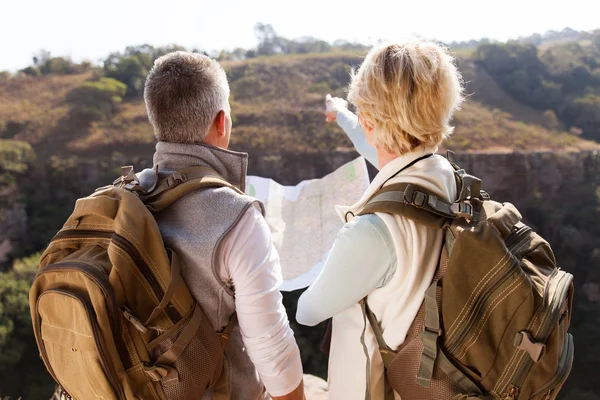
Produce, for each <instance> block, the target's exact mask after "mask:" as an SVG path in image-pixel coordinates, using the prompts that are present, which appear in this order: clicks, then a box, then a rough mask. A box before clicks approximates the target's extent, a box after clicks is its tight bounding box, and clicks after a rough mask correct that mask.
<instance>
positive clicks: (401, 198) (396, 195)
mask: <svg viewBox="0 0 600 400" xmlns="http://www.w3.org/2000/svg"><path fill="white" fill-rule="evenodd" d="M376 212H383V213H388V214H396V215H402V216H404V217H406V218H409V219H412V220H413V221H415V222H418V223H420V224H423V225H427V226H430V227H432V228H437V229H442V228H445V227H447V226H449V225H450V224H451V223H452V221H453V220H455V219H457V218H466V219H469V220H473V219H476V218H477V213H476V212H475V210H474V208H473V206H472V205H471V203H469V202H467V201H462V202H458V203H453V204H450V203H447V202H445V201H443V200H441V199H439V198H438V196H436V195H435V194H433V193H432V192H430V191H428V190H426V189H424V188H422V187H419V186H416V185H413V184H410V183H395V184H392V185H389V186H386V187H384V188H382V189H381V190H379V191H377V192H376V193H375V194H374V195H373V196H372V197H371V198H370V199H369V201H367V203H366V204H365V206H364V207H363V208H362V209H361V210H360V211H359V212H358V214H357V215H364V214H373V213H376Z"/></svg>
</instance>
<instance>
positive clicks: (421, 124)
mask: <svg viewBox="0 0 600 400" xmlns="http://www.w3.org/2000/svg"><path fill="white" fill-rule="evenodd" d="M462 93H463V86H462V77H461V75H460V73H459V72H458V70H457V68H456V65H454V59H453V57H452V56H451V55H450V54H449V53H448V51H447V50H446V48H444V47H442V46H441V45H438V44H436V43H434V42H430V41H423V40H412V41H406V42H394V43H383V44H380V45H378V46H376V47H374V48H373V49H371V51H369V53H368V54H367V56H366V58H365V60H364V61H363V63H362V65H361V66H360V68H359V69H358V71H357V72H353V73H352V80H351V83H350V88H349V93H348V101H350V102H351V103H353V104H354V105H355V106H356V107H357V109H358V112H359V113H360V115H361V116H362V118H363V120H364V121H365V122H367V123H370V124H372V125H373V127H374V130H373V141H374V142H375V143H374V144H375V145H376V146H377V147H380V148H383V149H385V150H386V151H388V152H391V153H395V154H398V155H401V154H404V153H406V152H409V151H411V150H412V149H414V148H415V147H418V146H427V147H433V146H437V145H439V144H440V143H441V142H442V141H443V140H444V139H445V138H447V137H448V136H450V135H451V134H452V132H453V130H454V128H453V127H452V126H450V124H449V122H450V119H451V118H452V115H453V114H454V111H455V110H457V109H458V108H459V107H460V104H461V103H462V101H463V95H462Z"/></svg>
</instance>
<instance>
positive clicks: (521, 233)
mask: <svg viewBox="0 0 600 400" xmlns="http://www.w3.org/2000/svg"><path fill="white" fill-rule="evenodd" d="M452 165H453V167H454V169H455V176H456V181H457V188H458V189H459V193H460V195H459V198H458V200H457V202H456V203H454V204H447V203H445V202H443V201H441V200H440V199H439V198H438V197H436V196H435V195H434V194H433V193H431V192H428V191H427V190H424V189H423V188H420V187H417V186H415V185H411V184H392V185H389V186H386V187H384V188H382V189H380V190H379V191H378V192H377V193H375V194H374V195H373V196H372V197H371V199H370V200H369V201H368V203H367V204H366V206H365V207H364V209H363V210H362V211H361V212H360V213H359V214H358V215H363V214H369V213H375V212H383V213H389V214H398V215H402V216H405V217H407V218H410V219H412V220H414V221H416V222H418V223H421V224H425V225H427V226H430V227H432V228H435V229H443V230H444V231H445V244H444V246H443V249H442V254H441V257H440V263H439V267H438V269H437V271H436V274H435V277H434V279H433V282H432V283H431V286H430V287H429V289H428V290H427V292H426V294H425V300H424V301H423V304H422V306H421V309H420V310H419V312H418V314H417V317H416V318H415V321H414V322H413V324H412V326H411V328H410V330H409V331H408V334H407V337H406V339H405V341H404V343H403V344H402V345H401V346H400V348H398V349H390V348H389V347H388V346H387V345H386V343H385V341H384V339H383V335H382V331H381V329H380V327H379V324H378V322H377V317H376V316H375V315H374V314H373V313H372V312H371V310H370V309H369V307H368V303H367V301H366V299H365V300H363V301H362V302H361V304H362V306H363V310H364V312H365V314H366V316H367V317H368V320H369V321H370V324H371V326H372V328H373V330H374V332H375V336H376V337H377V341H378V343H379V347H380V353H381V356H382V359H383V362H384V365H385V369H386V381H387V383H388V384H389V387H391V388H393V390H394V391H396V392H397V393H398V394H400V396H401V397H402V399H403V400H413V399H419V400H421V399H432V400H433V399H435V400H451V399H465V400H466V399H519V400H522V399H536V400H537V399H544V400H546V399H554V398H556V396H557V394H558V391H559V390H560V389H561V387H562V385H563V384H564V382H565V380H566V379H567V377H568V375H569V373H570V371H571V366H572V363H573V337H572V336H571V334H569V333H568V332H567V329H568V327H569V324H570V320H571V308H572V301H573V276H572V275H571V274H569V273H566V272H564V271H561V270H560V269H559V268H557V266H556V260H555V258H554V254H553V253H552V250H551V249H550V246H549V245H548V243H547V242H546V241H545V240H544V239H542V238H541V237H540V236H538V235H537V234H536V233H535V232H533V231H532V229H531V228H529V227H528V226H526V225H525V224H523V223H522V222H521V214H519V212H518V211H517V209H516V208H515V207H514V206H513V205H512V204H510V203H504V204H500V203H497V202H495V201H492V200H490V199H489V196H488V195H487V193H485V192H484V191H482V190H481V180H479V179H478V178H476V177H474V176H471V175H468V174H467V173H465V171H464V170H462V169H459V168H458V167H457V166H456V165H455V164H452ZM386 386H388V385H386ZM386 398H391V399H393V393H391V391H390V390H389V388H388V390H387V392H386Z"/></svg>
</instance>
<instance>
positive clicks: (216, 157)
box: [139, 52, 304, 400]
mask: <svg viewBox="0 0 600 400" xmlns="http://www.w3.org/2000/svg"><path fill="white" fill-rule="evenodd" d="M144 100H145V102H146V109H147V112H148V117H149V119H150V122H151V123H152V126H153V127H154V134H155V136H156V138H157V139H158V143H157V145H156V152H155V153H154V165H155V166H158V171H159V175H160V176H161V177H162V176H165V175H167V174H170V173H173V172H175V171H179V170H182V169H184V168H187V167H191V166H205V167H209V168H212V169H213V170H215V171H216V172H217V173H218V174H219V175H221V176H222V177H223V178H225V180H227V181H228V182H229V183H231V184H232V185H234V186H237V187H238V188H239V189H240V190H241V191H244V186H245V180H246V169H247V165H248V155H247V154H246V153H238V152H233V151H230V150H227V148H228V146H229V140H230V136H231V125H232V124H231V116H230V110H231V109H230V106H229V85H228V83H227V77H226V75H225V71H224V70H223V69H222V68H221V66H220V65H219V64H218V63H217V62H216V61H214V60H212V59H210V58H209V57H206V56H204V55H201V54H196V53H187V52H174V53H170V54H167V55H165V56H163V57H161V58H159V59H157V60H156V62H155V63H154V67H153V68H152V70H151V71H150V74H149V75H148V78H147V80H146V86H145V90H144ZM139 178H140V183H141V184H142V186H145V187H150V186H152V183H153V182H154V180H155V176H154V171H153V170H149V169H147V170H144V171H142V172H141V173H140V176H139ZM262 211H263V210H262V206H261V205H260V203H258V202H257V201H256V200H255V199H254V198H252V197H249V196H245V195H242V194H239V193H238V192H236V191H234V190H232V189H230V188H227V187H221V188H212V189H205V190H201V191H198V192H194V193H190V194H188V195H186V196H185V197H183V198H181V199H179V200H177V202H176V203H174V204H173V205H172V206H171V207H169V208H167V209H166V210H164V211H162V212H160V213H159V214H157V215H156V220H157V223H158V226H159V228H160V231H161V234H162V236H163V239H164V242H165V246H166V247H168V248H171V249H173V250H174V251H175V252H176V253H177V254H178V255H179V257H180V259H181V265H182V275H183V278H184V280H185V282H186V283H187V285H188V287H189V289H190V292H191V293H192V295H193V296H194V298H195V300H196V301H197V302H198V303H199V304H200V306H201V307H202V309H203V311H204V314H205V315H206V316H207V318H208V319H209V320H210V322H211V324H212V326H213V328H214V329H215V330H217V331H222V330H223V329H224V328H225V327H226V326H227V325H228V323H229V322H230V320H231V318H232V316H233V315H234V313H235V314H237V320H238V323H237V324H236V326H235V327H234V329H233V331H232V334H231V337H230V340H229V343H228V345H227V346H228V347H227V349H226V351H225V364H224V370H223V374H222V377H221V380H220V381H219V383H218V384H217V385H216V386H215V387H214V388H212V389H211V390H209V392H207V394H206V395H205V396H204V399H235V400H243V399H251V400H254V399H268V398H269V395H270V396H272V398H273V399H292V400H295V399H302V398H303V397H304V394H303V392H304V389H303V384H302V364H301V361H300V353H299V350H298V346H297V344H296V342H295V339H294V334H293V332H292V330H291V329H290V327H289V322H288V319H287V315H286V312H285V308H284V307H283V305H282V296H281V293H280V292H279V289H278V288H279V285H280V283H281V281H282V277H281V267H280V264H279V256H278V254H277V251H276V250H275V248H274V246H273V242H272V239H271V233H270V230H269V227H268V225H267V223H266V221H265V219H264V217H263V214H262ZM201 362H202V360H198V363H201ZM267 392H268V393H267Z"/></svg>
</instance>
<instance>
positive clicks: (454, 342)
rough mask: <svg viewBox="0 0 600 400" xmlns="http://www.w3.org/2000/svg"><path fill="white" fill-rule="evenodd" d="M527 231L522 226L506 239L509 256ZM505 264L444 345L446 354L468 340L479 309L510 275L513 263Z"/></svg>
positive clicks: (525, 227)
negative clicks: (468, 333)
mask: <svg viewBox="0 0 600 400" xmlns="http://www.w3.org/2000/svg"><path fill="white" fill-rule="evenodd" d="M529 231H531V228H529V227H528V226H523V227H521V228H519V229H518V230H517V231H515V232H513V233H512V234H510V235H509V236H508V237H507V240H506V247H507V248H508V250H509V251H510V253H511V254H512V252H513V251H514V250H515V248H516V247H517V246H518V245H519V244H520V243H521V241H518V239H520V238H523V237H524V236H525V235H526V234H527V233H529ZM507 263H509V265H508V266H506V267H505V268H504V271H502V273H501V274H499V275H497V276H496V277H494V279H493V280H492V281H491V283H490V284H489V285H487V286H488V289H487V290H486V291H485V292H484V293H482V294H481V296H479V297H478V298H477V301H476V303H475V305H474V306H473V311H472V312H471V313H470V316H469V319H468V320H467V322H466V323H465V324H464V325H463V326H462V328H461V329H460V330H455V333H454V334H453V335H452V339H451V340H450V341H449V342H448V344H447V345H446V349H447V350H448V352H450V353H452V354H457V351H458V350H459V349H460V348H461V347H462V346H463V345H464V344H465V342H466V341H467V340H468V339H469V336H468V335H466V333H467V332H468V331H469V329H471V328H472V327H473V325H474V324H476V323H478V322H479V317H480V316H481V315H483V314H480V313H481V311H483V310H481V309H482V308H483V307H484V306H485V304H486V303H487V300H488V299H489V297H490V296H491V295H492V294H493V293H494V292H495V291H496V290H497V289H498V287H499V286H500V285H501V284H502V283H503V282H505V281H506V279H507V278H508V277H509V276H510V275H512V272H513V269H512V266H513V264H514V263H513V262H510V259H509V260H507Z"/></svg>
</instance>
